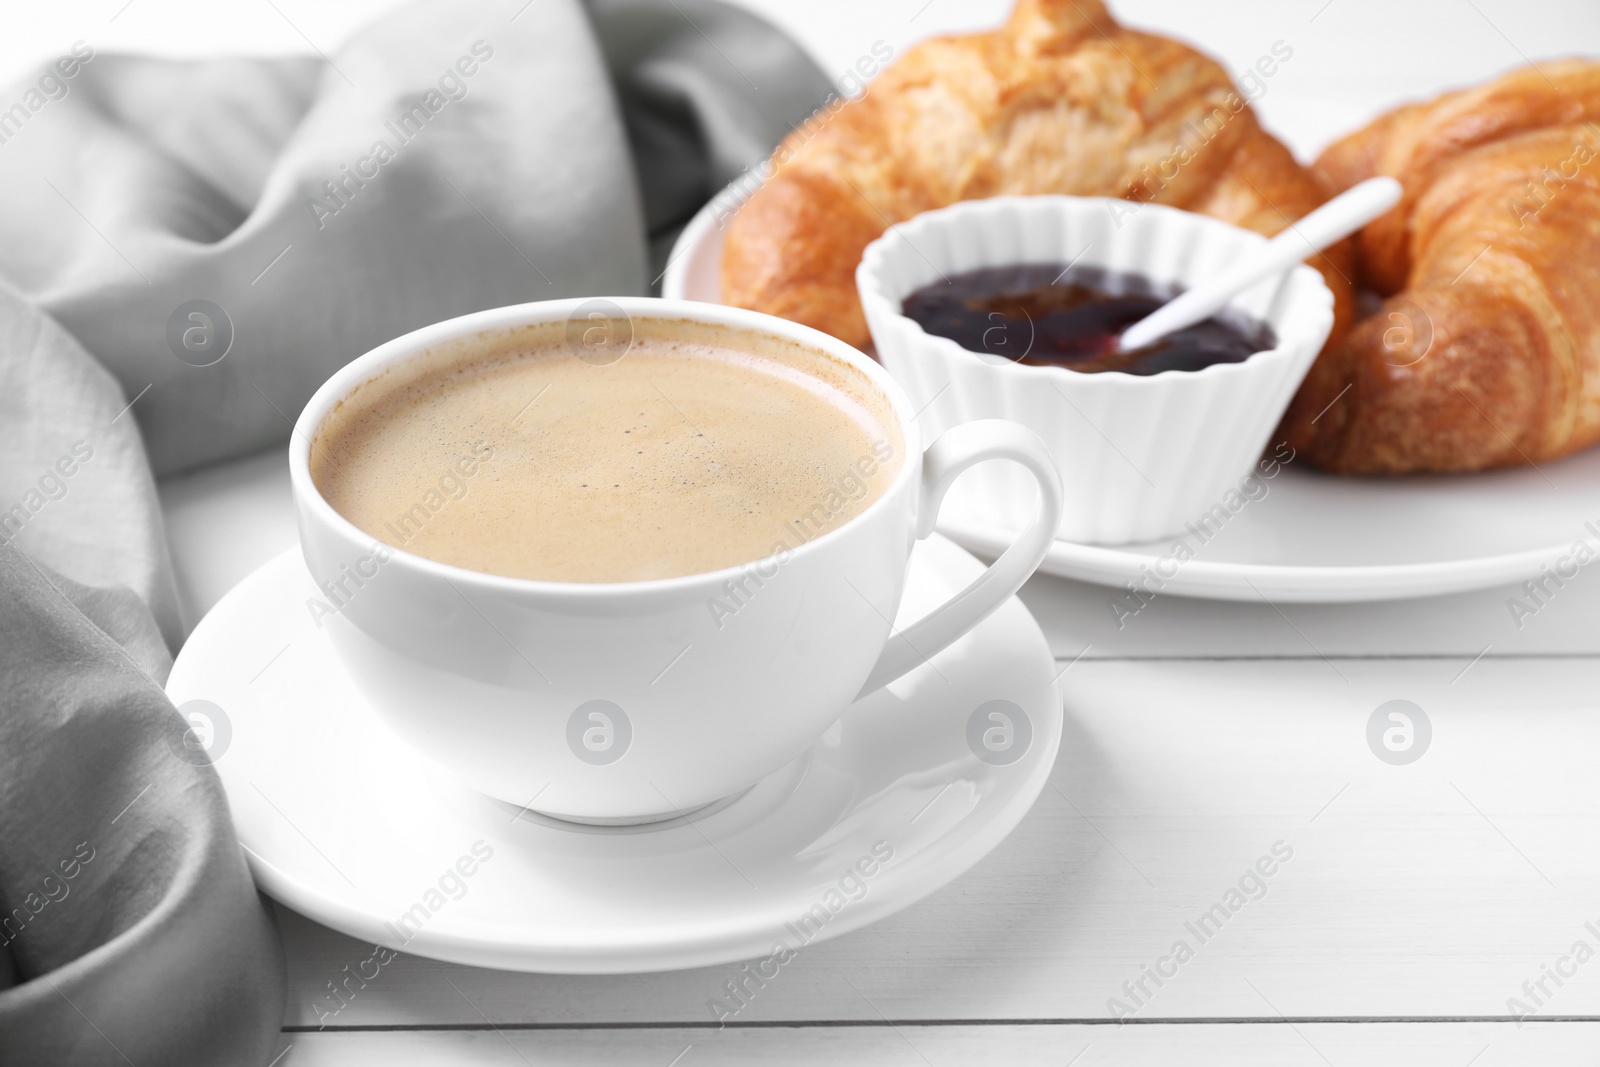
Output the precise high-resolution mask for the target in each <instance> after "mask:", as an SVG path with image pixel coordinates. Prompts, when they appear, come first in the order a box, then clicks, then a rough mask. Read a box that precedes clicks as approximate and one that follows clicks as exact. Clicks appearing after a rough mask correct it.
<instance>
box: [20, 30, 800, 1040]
mask: <svg viewBox="0 0 1600 1067" xmlns="http://www.w3.org/2000/svg"><path fill="white" fill-rule="evenodd" d="M830 89H831V86H830V84H829V82H828V80H827V78H826V77H824V76H823V75H822V74H821V72H820V71H818V70H817V68H816V67H815V66H814V65H813V64H812V63H811V62H810V61H809V60H808V59H807V58H806V57H805V56H804V55H803V54H802V53H801V52H800V51H799V50H798V49H797V48H796V47H795V46H794V45H793V43H792V42H790V41H788V40H787V39H786V38H784V37H783V36H782V35H781V34H780V33H778V32H777V31H776V30H774V29H773V28H772V27H770V26H769V25H767V24H766V23H764V22H762V21H761V20H759V19H757V18H755V17H754V16H751V15H749V14H746V13H744V12H741V11H739V10H737V9H734V8H731V7H728V6H726V5H724V4H720V3H717V2H715V0H594V2H593V3H592V4H591V5H589V6H587V7H586V6H584V5H582V4H580V3H578V2H577V0H534V2H532V3H525V2H524V0H503V2H492V0H467V2H456V3H449V4H447V3H444V2H443V0H434V2H425V3H418V4H414V5H411V6H407V7H404V8H402V9H400V10H398V11H396V12H394V13H392V14H390V15H387V16H385V17H384V18H382V19H380V20H378V21H376V22H375V23H373V24H372V25H371V26H369V27H368V28H366V29H365V30H364V31H362V32H361V33H360V34H358V35H357V36H356V38H355V39H354V40H352V41H351V42H350V43H349V44H348V45H347V46H346V47H344V48H342V49H341V50H339V51H338V52H337V53H336V54H335V55H333V56H332V57H331V58H329V59H326V60H324V59H300V58H294V59H272V60H261V59H225V60H212V61H205V62H175V61H165V60H154V59H145V58H133V57H124V56H111V55H101V54H97V53H95V51H94V49H93V47H92V44H89V43H83V42H80V43H79V44H77V45H75V46H73V48H72V49H71V50H70V51H64V52H63V55H62V57H61V59H60V60H58V61H56V62H53V63H51V64H50V65H48V66H47V67H44V68H41V70H40V71H39V72H38V73H36V74H35V75H34V76H33V77H30V78H29V79H27V80H26V81H24V82H22V83H19V84H18V85H15V86H12V87H11V88H10V89H8V90H5V91H3V92H0V205H3V207H0V680H3V682H4V683H5V684H4V685H3V687H0V1065H9V1064H57V1063H63V1064H64V1063H72V1064H101V1063H106V1064H113V1063H117V1064H121V1063H133V1064H136V1065H138V1067H145V1065H146V1064H167V1063H176V1064H212V1063H216V1064H223V1063H226V1064H249V1063H266V1062H268V1061H269V1060H270V1059H271V1058H272V1057H273V1056H274V1055H276V1054H277V1052H278V1051H279V1050H280V1049H281V1040H280V1039H279V1038H278V1034H277V1032H278V1028H279V1025H280V1022H281V1018H282V1012H283V996H284V992H283V964H282V954H281V948H280V947H279V945H278V942H277V936H276V932H275V931H274V929H273V927H272V924H271V921H270V918H269V917H268V914H267V913H266V911H265V910H264V908H263V906H262V904H261V902H260V900H259V898H258V897H257V896H256V894H255V891H254V888H253V886H252V885H251V883H250V879H249V875H248V872H247V870H246V868H245V865H244V862H243V859H242V857H241V854H240V850H239V847H238V842H237V839H236V838H235V837H234V834H233V830H232V826H231V822H230V819H229V816H228V811H227V802H226V798H225V796H224V795H223V792H222V788H221V785H220V782H219V779H218V778H217V776H216V774H215V772H214V771H213V770H212V768H211V767H210V766H209V765H208V764H206V763H204V762H203V761H201V762H200V763H199V765H196V763H195V762H194V761H193V759H192V758H190V757H191V753H190V750H189V749H187V748H186V747H185V745H184V731H185V730H186V729H187V724H186V723H185V722H184V721H183V720H182V718H180V717H179V715H178V713H177V712H176V711H175V709H173V707H172V705H171V704H170V703H169V702H168V701H167V700H166V698H165V696H164V695H163V694H162V692H161V689H160V683H161V682H162V681H164V679H165V677H166V673H167V671H168V669H169V668H170V665H171V650H172V649H176V648H177V647H178V645H179V644H180V643H181V640H182V637H183V634H184V625H185V620H182V619H180V617H179V612H178V607H177V603H178V601H177V597H176V595H175V592H174V585H173V579H172V570H171V566H170V561H169V559H168V555H167V549H166V545H165V541H164V535H163V531H162V526H161V518H160V512H159V509H158V506H157V501H156V497H155V491H154V478H153V474H154V475H165V474H169V473H172V472H176V471H180V470H184V469H187V468H191V467H196V466H200V465H203V464H207V463H213V462H216V461H219V460H223V459H227V458H231V457H234V456H238V455H242V454H244V453H247V452H250V451H253V450H257V449H260V448H263V447H268V446H273V445H281V444H282V443H283V442H284V441H285V440H286V439H287V437H288V433H289V429H290V425H291V421H290V420H291V419H292V418H293V417H294V416H295V415H296V414H297V413H298V411H299V409H300V408H301V406H302V405H303V404H304V403H305V401H306V400H307V399H308V398H309V397H310V395H311V393H312V392H313V391H314V390H315V389H316V387H317V386H318V385H320V384H321V382H322V381H323V380H325V379H326V378H327V376H328V375H329V374H330V373H332V372H333V371H334V370H335V369H337V368H338V367H340V366H342V365H343V364H344V363H346V362H348V361H349V360H350V359H352V358H354V357H355V356H357V355H359V354H360V353H361V352H363V351H365V350H367V349H369V348H371V347H373V346H375V345H377V344H379V343H381V342H383V341H384V340H387V339H388V338H390V337H394V336H396V335H398V334H400V333H404V332H406V331H408V330H411V329H414V328H416V327H418V326H421V325H424V324H426V323H430V322H434V321H437V320H440V319H443V318H447V317H450V316H454V315H459V314H463V313H466V312H470V311H475V310H479V309H482V308H486V307H494V306H498V305H503V304H509V303H515V302H520V301H525V300H536V299H545V298H552V297H560V296H570V295H578V294H603V293H642V292H646V291H648V288H649V286H650V284H651V279H652V278H654V277H655V276H656V275H657V273H658V272H659V270H660V259H661V251H662V249H663V248H664V247H665V245H666V243H667V241H668V240H670V236H671V235H672V233H674V232H675V231H676V229H677V227H679V226H681V225H682V223H683V222H685V221H686V220H687V218H688V217H689V215H690V214H692V212H693V211H694V210H695V209H696V208H697V207H698V206H699V205H700V204H701V203H702V202H704V200H705V199H707V198H708V197H709V196H710V195H711V194H713V193H714V192H715V191H716V190H717V189H718V188H720V187H721V186H722V185H723V184H725V183H726V182H727V181H729V180H731V179H732V178H733V177H735V176H736V175H737V174H738V172H739V171H741V170H742V169H743V168H745V167H748V166H750V165H753V164H755V163H756V162H758V161H759V160H760V159H762V158H764V157H765V156H766V155H767V154H768V153H769V152H770V151H771V149H772V147H773V146H774V145H775V144H776V142H777V141H778V139H779V138H780V137H781V136H782V135H783V134H784V133H785V132H786V131H787V130H788V129H789V128H790V127H791V126H793V125H794V124H795V123H797V122H798V121H800V120H802V119H803V118H805V117H806V116H807V115H808V114H810V113H811V112H812V111H813V110H814V109H815V108H816V107H817V106H818V105H819V104H820V103H821V102H822V100H823V98H824V97H825V96H826V94H827V93H828V92H829V91H830ZM652 249H654V257H653V258H654V262H652ZM152 468H153V471H152ZM187 621H189V622H192V621H193V620H187ZM222 758H226V756H225V755H224V756H223V757H222Z"/></svg>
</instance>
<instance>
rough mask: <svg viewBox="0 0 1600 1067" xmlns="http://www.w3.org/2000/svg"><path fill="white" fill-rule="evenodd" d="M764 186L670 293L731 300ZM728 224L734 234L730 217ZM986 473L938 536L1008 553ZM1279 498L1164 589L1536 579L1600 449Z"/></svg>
mask: <svg viewBox="0 0 1600 1067" xmlns="http://www.w3.org/2000/svg"><path fill="white" fill-rule="evenodd" d="M753 188H754V186H753V185H748V184H746V185H745V186H743V187H739V188H737V189H736V187H735V186H729V188H728V189H726V190H724V191H723V193H722V194H721V195H719V196H718V197H717V198H715V199H713V200H712V201H711V202H710V203H709V204H707V205H706V207H705V208H703V209H702V210H701V211H700V213H699V214H698V215H696V216H695V217H694V219H693V220H691V221H690V223H689V225H688V226H686V227H685V228H684V230H683V233H682V234H681V235H680V236H679V237H678V242H677V244H676V245H675V246H674V247H673V250H672V255H671V257H670V258H669V259H668V266H667V271H666V274H665V276H664V278H663V281H662V290H661V295H662V296H665V297H673V298H679V299H689V300H704V301H707V302H709V303H721V302H722V284H721V270H722V242H723V238H724V236H725V234H726V232H727V230H726V225H725V223H726V219H727V218H728V217H729V216H730V215H731V213H732V212H733V211H734V210H736V209H737V207H738V205H739V204H740V203H741V202H742V200H743V198H744V197H742V196H739V195H736V194H737V193H739V192H743V193H744V195H745V196H748V194H749V192H750V191H753ZM719 219H721V220H723V225H719V224H718V220H719ZM986 476H987V473H986V469H985V467H982V466H980V467H977V468H975V469H974V470H972V471H970V472H968V473H967V474H965V475H963V476H962V478H961V480H960V481H958V482H957V483H956V485H955V487H954V488H953V489H952V491H951V495H950V498H949V500H948V501H947V502H946V504H945V506H944V509H943V511H942V512H941V513H940V516H939V524H938V525H939V531H940V532H941V533H943V534H946V535H947V536H949V537H951V538H954V539H955V540H956V541H958V542H960V543H961V544H963V545H966V546H967V547H968V548H971V549H973V550H975V551H978V552H980V553H986V554H989V555H991V556H992V555H994V554H997V553H998V552H999V551H1000V550H1001V549H1003V548H1004V547H1005V546H1006V545H1009V544H1010V543H1011V542H1012V540H1014V539H1015V531H1012V530H1007V529H1005V528H1003V527H999V526H995V525H993V524H992V523H991V522H986V521H985V520H984V518H983V516H982V515H981V514H979V513H978V512H977V511H976V509H974V508H971V507H968V506H966V505H965V504H964V499H965V497H966V495H967V494H966V491H965V490H966V488H967V487H969V486H970V485H971V483H972V482H973V481H976V480H979V479H982V478H985V477H986ZM1267 484H1268V490H1269V491H1268V494H1267V496H1266V497H1264V498H1262V499H1260V500H1258V501H1255V502H1251V503H1248V504H1245V505H1244V506H1242V507H1240V508H1239V509H1238V511H1237V512H1236V513H1234V514H1232V515H1231V516H1230V517H1229V519H1228V521H1227V523H1226V524H1223V525H1222V526H1221V528H1222V533H1221V534H1220V535H1219V536H1217V537H1215V538H1214V539H1213V540H1210V541H1208V542H1206V543H1205V544H1203V545H1202V544H1201V543H1200V542H1199V540H1198V538H1197V537H1195V536H1193V535H1190V536H1189V537H1188V538H1187V540H1188V542H1189V547H1190V548H1191V549H1192V550H1193V551H1194V557H1193V558H1191V559H1188V560H1185V561H1183V562H1182V563H1181V565H1179V566H1176V567H1174V566H1173V564H1171V563H1161V564H1160V569H1161V570H1162V571H1163V572H1173V573H1171V576H1170V577H1166V576H1165V575H1164V574H1163V575H1158V577H1161V578H1162V579H1163V581H1164V584H1160V585H1157V584H1155V583H1153V582H1152V583H1151V584H1149V585H1147V588H1150V589H1152V590H1153V591H1158V592H1160V593H1163V594H1175V595H1178V596H1193V597H1206V598H1210V599H1216V600H1248V601H1260V600H1262V599H1267V600H1272V601H1302V602H1310V603H1331V602H1335V601H1366V600H1397V599H1403V598H1407V597H1420V596H1434V595H1438V594H1442V593H1454V592H1463V591H1466V590H1469V589H1482V588H1487V587H1489V586H1494V585H1501V584H1505V583H1509V582H1520V581H1522V580H1524V579H1526V578H1530V577H1533V576H1534V575H1536V574H1537V573H1538V571H1539V569H1540V568H1541V567H1542V566H1544V565H1545V564H1554V563H1555V562H1556V561H1557V560H1558V559H1559V558H1560V557H1562V556H1565V555H1567V554H1568V553H1569V552H1570V551H1571V548H1572V544H1573V542H1574V541H1576V540H1578V539H1580V538H1583V539H1586V540H1590V541H1594V540H1596V539H1597V538H1600V534H1595V533H1591V532H1590V531H1588V530H1586V529H1585V527H1584V523H1585V522H1589V521H1594V522H1595V523H1596V526H1597V527H1600V449H1590V450H1589V451H1587V452H1583V453H1580V454H1578V455H1575V456H1571V457H1568V458H1567V459H1565V460H1560V461H1555V462H1551V463H1543V464H1540V466H1539V467H1538V468H1532V467H1529V468H1519V469H1514V470H1504V471H1492V472H1489V473H1485V474H1469V475H1452V476H1435V477H1417V478H1394V479H1376V478H1335V477H1331V476H1327V475H1322V474H1318V473H1316V472H1315V471H1311V470H1307V469H1301V468H1299V467H1297V466H1295V465H1294V464H1290V465H1288V466H1287V467H1285V468H1284V469H1283V470H1282V472H1281V473H1279V474H1278V475H1277V477H1276V478H1274V479H1272V480H1271V481H1270V482H1268V483H1267ZM1176 540H1177V537H1172V538H1166V539H1164V540H1162V541H1160V542H1157V543H1155V544H1150V545H1087V544H1079V543H1076V542H1072V541H1057V542H1056V544H1055V547H1054V548H1052V549H1051V551H1050V554H1049V555H1048V556H1046V557H1045V561H1044V563H1043V564H1042V565H1041V566H1040V568H1039V569H1040V570H1041V571H1044V572H1045V573H1047V574H1055V575H1059V576H1061V577H1063V578H1076V579H1078V580H1080V581H1086V582H1095V583H1098V584H1101V585H1109V586H1114V587H1119V588H1120V587H1121V586H1122V585H1123V584H1124V583H1125V582H1129V581H1135V582H1137V581H1139V580H1140V579H1141V577H1142V576H1143V575H1144V573H1145V568H1146V567H1149V566H1152V565H1154V564H1156V563H1158V562H1159V561H1160V559H1161V557H1162V556H1164V555H1170V554H1171V552H1172V545H1173V542H1174V541H1176Z"/></svg>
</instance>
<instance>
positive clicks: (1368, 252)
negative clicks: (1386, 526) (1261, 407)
mask: <svg viewBox="0 0 1600 1067" xmlns="http://www.w3.org/2000/svg"><path fill="white" fill-rule="evenodd" d="M1597 119H1600V64H1596V63H1591V62H1585V61H1578V60H1569V61H1563V62H1561V63H1556V64H1545V65H1544V66H1543V67H1542V68H1541V69H1537V70H1536V69H1532V68H1529V69H1525V70H1519V71H1516V72H1513V73H1511V74H1508V75H1506V76H1504V77H1501V78H1499V79H1497V80H1495V81H1493V82H1490V83H1488V84H1486V85H1482V86H1479V87H1476V88H1472V89H1467V90H1463V91H1458V92H1452V93H1447V94H1445V95H1443V96H1441V97H1439V98H1438V99H1437V100H1434V101H1432V102H1431V103H1425V104H1412V105H1408V106H1405V107H1402V108H1399V109H1398V110H1396V111H1393V112H1391V113H1389V114H1387V115H1385V116H1383V117H1382V118H1380V119H1378V120H1377V121H1376V122H1374V123H1372V124H1371V125H1370V126H1368V127H1367V128H1366V129H1364V130H1361V131H1359V132H1357V133H1355V134H1353V135H1351V136H1349V137H1347V138H1345V139H1344V140H1342V141H1340V142H1338V143H1336V144H1334V145H1333V146H1332V147H1330V148H1328V149H1327V150H1326V151H1325V152H1324V153H1323V155H1322V157H1321V158H1320V159H1319V160H1318V161H1317V163H1316V168H1315V169H1316V170H1317V171H1318V172H1319V173H1320V174H1321V175H1322V176H1323V177H1324V178H1325V179H1326V180H1327V182H1328V183H1329V184H1330V185H1331V186H1332V187H1333V188H1336V189H1342V188H1345V187H1348V186H1350V185H1353V184H1355V183H1356V182H1358V181H1361V180H1362V179H1364V178H1368V177H1371V176H1373V175H1377V174H1387V175H1390V176H1392V177H1395V178H1397V179H1399V180H1400V182H1401V183H1402V185H1403V186H1404V187H1405V195H1404V197H1403V199H1402V200H1401V202H1400V204H1399V205H1398V206H1397V207H1396V208H1395V209H1394V210H1393V211H1391V212H1390V213H1389V214H1387V215H1385V216H1384V217H1383V218H1381V219H1379V220H1377V221H1376V222H1374V223H1372V224H1371V225H1370V226H1368V227H1367V228H1366V229H1365V230H1363V231H1362V233H1361V234H1360V235H1359V237H1358V242H1357V255H1358V260H1359V263H1358V269H1359V271H1360V275H1361V280H1362V282H1363V284H1365V285H1367V286H1370V287H1371V288H1372V289H1374V290H1375V291H1376V292H1377V293H1378V294H1380V295H1382V296H1386V297H1387V299H1386V300H1384V301H1383V304H1382V307H1381V308H1379V309H1378V311H1377V312H1376V313H1375V314H1372V315H1370V316H1367V317H1365V318H1363V319H1362V320H1361V321H1360V322H1359V323H1357V324H1356V325H1355V327H1354V328H1353V329H1352V331H1351V332H1350V334H1349V336H1348V337H1347V338H1346V339H1345V341H1344V342H1343V343H1341V344H1338V345H1335V346H1331V347H1330V348H1329V349H1328V350H1327V351H1325V352H1324V353H1323V355H1322V356H1321V357H1320V358H1319V359H1318V361H1317V363H1316V364H1315V365H1314V366H1313V367H1312V370H1311V373H1310V374H1309V375H1308V377H1307V379H1306V381H1305V383H1304V384H1303V385H1302V387H1301V389H1300V392H1299V394H1298V395H1297V396H1296V398H1295V400H1294V402H1293V403H1292V404H1291V406H1290V408H1289V411H1288V413H1287V415H1286V416H1285V419H1284V426H1283V429H1284V431H1285V433H1286V435H1287V439H1288V441H1289V443H1290V444H1291V445H1292V446H1293V447H1294V448H1295V449H1297V450H1298V451H1299V452H1301V453H1302V454H1304V455H1305V456H1306V457H1307V458H1309V459H1310V460H1311V461H1312V462H1313V463H1316V464H1318V465H1320V466H1322V467H1325V468H1327V469H1329V470H1333V471H1338V472H1348V473H1402V472H1408V471H1427V470H1432V471H1471V470H1481V469H1485V468H1490V467H1500V466H1507V465H1511V464H1521V463H1538V462H1540V461H1541V460H1546V459H1551V458H1553V457H1556V456H1561V455H1564V454H1566V453H1569V452H1572V451H1574V450H1576V449H1579V448H1583V447H1585V446H1587V445H1589V444H1592V443H1594V441H1595V440H1596V439H1597V438H1600V162H1597V160H1600V127H1597V126H1596V125H1595V121H1596V120H1597Z"/></svg>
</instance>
